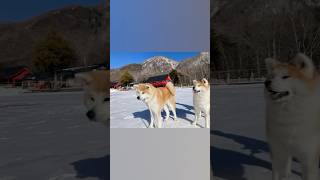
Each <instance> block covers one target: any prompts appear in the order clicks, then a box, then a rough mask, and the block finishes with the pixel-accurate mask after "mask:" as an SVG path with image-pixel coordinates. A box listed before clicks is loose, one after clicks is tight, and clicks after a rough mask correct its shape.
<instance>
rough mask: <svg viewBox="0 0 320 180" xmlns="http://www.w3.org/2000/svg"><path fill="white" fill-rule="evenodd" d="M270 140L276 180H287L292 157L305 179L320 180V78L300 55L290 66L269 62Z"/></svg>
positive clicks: (274, 178) (266, 87) (268, 112)
mask: <svg viewBox="0 0 320 180" xmlns="http://www.w3.org/2000/svg"><path fill="white" fill-rule="evenodd" d="M266 65H267V69H268V76H267V79H266V81H265V99H266V120H267V127H266V128H267V129H266V130H267V139H268V142H269V145H270V149H271V159H272V171H273V180H285V179H286V180H287V179H289V177H290V173H291V162H292V158H293V157H295V158H297V159H298V161H299V162H300V163H301V167H302V179H303V180H319V157H320V108H319V107H320V106H319V105H320V98H319V92H320V88H319V78H318V75H317V73H316V72H315V67H314V65H313V62H312V60H311V59H309V58H308V57H307V56H306V55H304V54H298V55H297V56H296V57H295V58H293V59H292V61H291V63H290V64H287V63H281V62H279V61H277V60H275V59H271V58H269V59H266Z"/></svg>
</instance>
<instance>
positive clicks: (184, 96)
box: [110, 88, 204, 128]
mask: <svg viewBox="0 0 320 180" xmlns="http://www.w3.org/2000/svg"><path fill="white" fill-rule="evenodd" d="M176 96H177V97H176V98H177V103H176V105H177V108H176V112H177V117H178V119H179V122H174V121H173V119H172V113H171V112H170V113H171V118H170V119H169V121H168V123H167V125H166V127H167V128H194V127H193V126H192V125H191V123H192V122H193V120H194V111H193V103H192V89H191V88H177V95H176ZM110 103H111V104H110V127H111V128H146V127H148V126H149V122H150V114H149V110H148V108H147V106H146V104H145V103H143V102H142V101H139V100H137V96H136V93H135V91H134V90H130V91H111V98H110ZM164 116H165V113H164V112H162V117H163V118H164ZM199 124H200V126H198V127H204V118H201V120H200V123H199Z"/></svg>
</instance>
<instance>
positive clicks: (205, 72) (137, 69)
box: [110, 52, 210, 81]
mask: <svg viewBox="0 0 320 180" xmlns="http://www.w3.org/2000/svg"><path fill="white" fill-rule="evenodd" d="M209 66H210V54H209V53H208V52H202V53H199V55H197V56H195V57H193V58H188V59H185V60H183V61H180V62H177V61H175V60H173V59H169V58H167V57H164V56H155V57H152V58H149V59H146V60H145V61H144V62H143V63H141V64H128V65H126V66H123V67H121V68H117V69H111V71H110V78H111V81H119V79H120V77H121V75H122V74H123V73H124V72H125V71H128V72H129V73H130V74H131V75H132V76H133V77H134V78H135V80H136V81H142V80H144V79H146V78H148V77H150V76H154V75H158V74H163V73H169V72H171V71H172V70H173V69H176V70H177V71H178V72H179V73H181V74H184V75H187V76H190V77H198V78H202V77H204V76H206V77H209Z"/></svg>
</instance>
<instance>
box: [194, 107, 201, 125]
mask: <svg viewBox="0 0 320 180" xmlns="http://www.w3.org/2000/svg"><path fill="white" fill-rule="evenodd" d="M199 117H201V111H200V109H198V108H195V109H194V121H193V123H192V125H193V126H195V127H197V123H198V119H199Z"/></svg>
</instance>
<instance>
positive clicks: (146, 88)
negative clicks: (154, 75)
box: [134, 82, 177, 128]
mask: <svg viewBox="0 0 320 180" xmlns="http://www.w3.org/2000/svg"><path fill="white" fill-rule="evenodd" d="M134 89H135V90H136V93H137V99H138V100H142V101H143V102H145V103H146V105H147V106H148V108H149V111H150V116H151V121H150V126H149V128H153V126H154V121H155V122H156V127H158V128H162V117H161V110H162V109H164V111H165V112H166V118H165V122H167V121H168V119H169V115H170V112H169V109H170V110H171V111H172V112H173V116H174V120H177V115H176V96H175V95H176V90H175V87H174V85H173V84H172V83H171V82H168V83H167V84H166V86H165V87H159V88H155V87H154V86H153V85H152V84H148V83H146V84H137V85H134Z"/></svg>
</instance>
